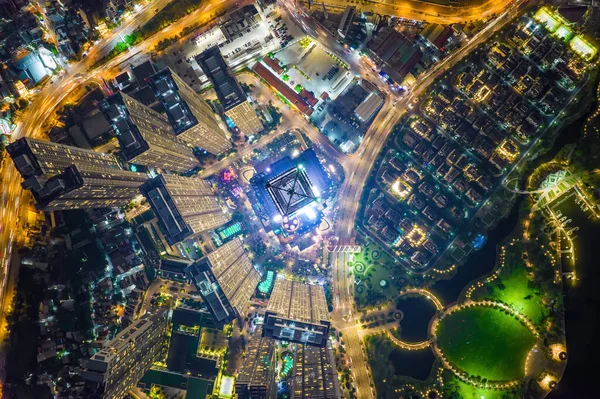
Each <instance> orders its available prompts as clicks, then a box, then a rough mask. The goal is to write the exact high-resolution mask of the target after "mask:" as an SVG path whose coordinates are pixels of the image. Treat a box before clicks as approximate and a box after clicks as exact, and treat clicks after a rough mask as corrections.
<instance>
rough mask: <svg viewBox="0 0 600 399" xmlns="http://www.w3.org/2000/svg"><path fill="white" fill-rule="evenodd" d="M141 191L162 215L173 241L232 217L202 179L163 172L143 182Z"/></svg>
mask: <svg viewBox="0 0 600 399" xmlns="http://www.w3.org/2000/svg"><path fill="white" fill-rule="evenodd" d="M140 191H141V192H142V194H144V196H145V197H146V198H147V199H148V202H149V203H150V206H151V207H152V209H153V210H154V212H155V213H156V215H157V216H158V221H159V224H160V226H161V227H162V229H163V230H164V232H165V238H166V240H167V243H168V244H169V245H174V244H177V243H179V242H181V241H183V240H185V239H186V238H189V237H192V236H194V235H196V234H200V233H202V232H204V231H206V230H211V229H215V228H217V227H219V226H221V225H222V224H224V223H226V222H227V221H228V220H229V218H228V217H227V216H226V215H225V214H224V213H223V210H222V209H221V207H220V206H219V203H218V202H217V199H216V197H215V194H214V192H213V190H212V189H211V187H210V184H209V183H208V182H207V181H205V180H202V179H197V178H191V177H181V176H174V175H159V176H157V177H155V178H153V179H151V180H148V181H147V182H146V183H145V184H144V185H142V186H141V187H140Z"/></svg>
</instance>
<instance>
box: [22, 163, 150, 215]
mask: <svg viewBox="0 0 600 399" xmlns="http://www.w3.org/2000/svg"><path fill="white" fill-rule="evenodd" d="M147 179H148V178H147V176H146V175H145V174H142V173H136V172H130V171H127V170H119V169H108V168H107V169H104V170H98V169H94V170H86V169H85V168H80V167H79V166H77V165H71V166H69V167H68V168H66V169H65V170H64V171H63V172H62V173H59V174H57V175H55V176H53V177H51V178H49V179H45V178H43V177H42V178H40V177H39V176H35V177H32V178H30V179H27V180H26V181H25V182H24V183H23V188H25V189H29V190H31V192H32V194H33V197H34V198H35V200H36V205H35V206H36V208H37V209H39V210H43V211H59V210H72V209H90V208H113V207H121V206H125V205H127V203H129V202H130V201H131V200H132V199H133V198H134V197H135V196H137V195H139V187H140V186H141V185H142V184H144V182H146V180H147Z"/></svg>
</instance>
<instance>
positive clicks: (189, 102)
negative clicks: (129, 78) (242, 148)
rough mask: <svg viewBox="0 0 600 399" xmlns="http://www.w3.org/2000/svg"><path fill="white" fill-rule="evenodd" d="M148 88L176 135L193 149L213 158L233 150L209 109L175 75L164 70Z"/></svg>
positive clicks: (166, 69) (168, 70)
mask: <svg viewBox="0 0 600 399" xmlns="http://www.w3.org/2000/svg"><path fill="white" fill-rule="evenodd" d="M149 86H150V87H151V88H152V91H154V94H155V95H156V98H158V101H160V102H161V104H162V105H163V107H164V108H165V110H166V112H167V117H168V120H169V123H170V124H171V127H172V128H173V131H174V132H175V135H176V136H177V137H178V138H179V139H181V140H182V141H184V142H186V143H188V144H189V145H191V146H192V147H200V148H202V149H204V150H206V151H208V152H210V153H211V154H220V153H222V152H223V151H227V150H228V149H230V148H231V142H230V141H229V139H228V138H227V135H226V134H225V131H224V130H223V129H221V127H220V126H219V123H218V122H217V119H216V117H215V114H214V112H213V110H212V108H211V107H210V105H208V104H207V103H206V101H204V100H203V99H202V97H200V95H198V94H197V93H196V92H195V91H194V90H193V89H192V88H191V87H189V86H188V85H187V83H185V82H184V81H183V80H182V79H181V78H180V77H179V76H178V75H177V74H176V73H175V72H173V71H172V70H171V69H169V68H165V69H163V70H162V71H159V72H157V73H155V74H154V75H152V76H151V77H150V78H149Z"/></svg>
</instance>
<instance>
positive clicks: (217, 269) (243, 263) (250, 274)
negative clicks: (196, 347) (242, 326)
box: [186, 238, 260, 327]
mask: <svg viewBox="0 0 600 399" xmlns="http://www.w3.org/2000/svg"><path fill="white" fill-rule="evenodd" d="M186 273H187V275H188V277H189V278H190V279H191V280H192V282H193V283H194V285H195V286H196V288H197V289H198V291H200V296H202V300H203V301H204V303H205V304H206V305H207V307H208V310H209V311H210V314H211V315H212V317H213V319H214V321H215V324H216V325H217V326H218V327H223V326H224V325H225V324H227V323H230V322H231V321H233V320H234V319H235V318H236V317H238V316H239V315H240V314H242V313H244V311H245V309H246V307H247V306H248V301H249V300H250V297H251V296H252V294H253V293H254V290H255V289H256V286H257V285H258V282H259V281H260V273H259V272H258V271H257V270H256V269H255V268H254V266H252V263H251V262H250V259H249V258H248V254H247V253H246V251H245V250H244V247H243V245H242V241H241V240H240V239H239V238H236V239H234V240H232V241H229V242H228V243H226V244H224V245H223V246H221V247H219V248H217V249H216V250H215V251H213V252H211V253H210V254H209V255H208V256H205V257H204V258H202V259H200V260H198V261H197V262H195V263H194V264H192V265H191V266H190V267H188V268H187V269H186Z"/></svg>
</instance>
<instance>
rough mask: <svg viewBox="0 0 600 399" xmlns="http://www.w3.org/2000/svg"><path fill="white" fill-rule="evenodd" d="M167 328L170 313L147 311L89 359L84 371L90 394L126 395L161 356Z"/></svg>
mask: <svg viewBox="0 0 600 399" xmlns="http://www.w3.org/2000/svg"><path fill="white" fill-rule="evenodd" d="M166 327H167V312H166V311H165V310H164V309H159V310H157V311H155V312H153V313H149V314H146V315H145V316H143V317H141V318H140V319H138V320H136V321H135V322H134V323H132V324H131V325H129V326H128V327H127V328H125V329H124V330H123V331H121V332H120V333H119V334H118V335H117V336H116V337H115V338H114V339H113V340H111V341H110V342H109V343H108V345H106V346H104V347H103V348H102V349H101V350H100V352H98V353H96V354H95V355H94V356H93V357H92V358H90V359H89V360H88V361H87V364H86V366H85V368H84V369H83V371H82V372H81V377H82V378H83V379H84V380H86V381H87V382H88V385H89V387H90V389H89V391H91V394H90V396H89V397H90V398H92V399H96V398H99V399H100V398H101V399H121V398H123V397H125V395H126V394H127V391H129V389H131V388H132V387H133V386H134V385H135V384H137V382H138V381H139V380H140V379H141V378H142V377H143V376H144V373H145V372H146V371H148V369H150V367H151V366H152V363H154V362H155V361H156V360H157V359H158V358H159V356H160V353H161V351H162V341H163V339H164V337H165V332H166Z"/></svg>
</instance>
